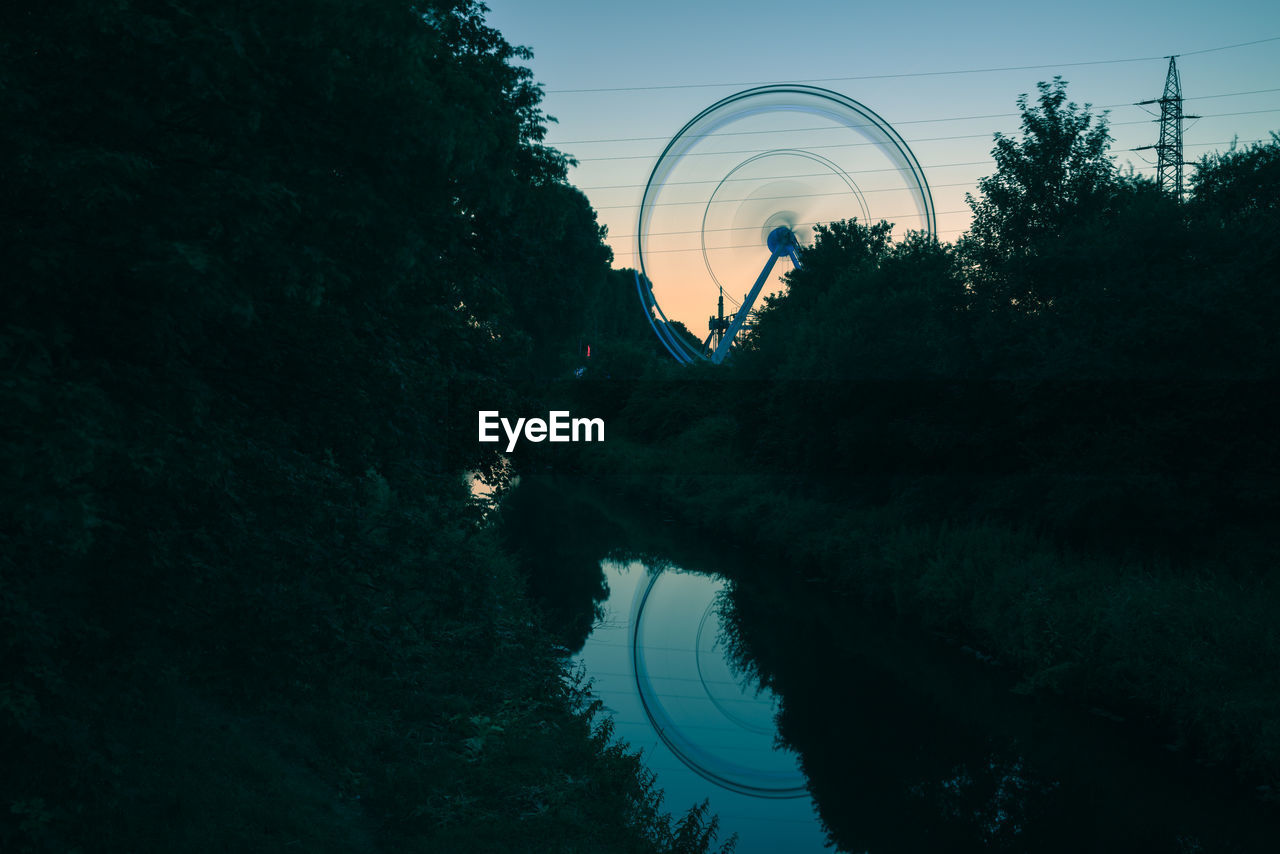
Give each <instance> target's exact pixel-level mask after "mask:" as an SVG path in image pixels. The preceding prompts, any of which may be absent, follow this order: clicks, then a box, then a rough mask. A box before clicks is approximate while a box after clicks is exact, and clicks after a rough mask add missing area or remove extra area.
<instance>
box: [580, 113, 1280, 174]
mask: <svg viewBox="0 0 1280 854" xmlns="http://www.w3.org/2000/svg"><path fill="white" fill-rule="evenodd" d="M1260 113H1280V108H1277V109H1269V110H1245V111H1243V112H1235V113H1211V114H1209V115H1206V116H1201V117H1200V118H1205V119H1215V118H1225V117H1228V116H1251V115H1257V114H1260ZM1147 121H1148V120H1147V119H1134V120H1133V121H1128V122H1115V123H1113V124H1112V125H1111V127H1124V126H1126V125H1141V124H1146V123H1147ZM997 132H998V133H1002V131H997ZM775 133H786V131H775ZM990 136H991V133H990V132H988V133H970V134H955V135H952V136H929V137H918V138H916V139H909V140H907V143H908V144H915V143H919V142H944V141H951V140H957V139H986V138H987V137H990ZM878 144H879V143H876V142H870V141H866V142H839V143H829V144H825V145H811V146H808V147H807V148H806V150H816V149H828V148H858V147H861V146H864V145H878ZM759 151H760V149H758V148H744V149H734V150H729V151H690V152H688V153H687V154H685V155H684V156H685V157H715V156H718V155H720V156H722V155H726V154H758V153H759ZM575 159H576V160H577V161H578V162H579V163H603V162H609V161H617V160H652V159H653V155H652V154H623V155H616V156H611V157H578V158H575Z"/></svg>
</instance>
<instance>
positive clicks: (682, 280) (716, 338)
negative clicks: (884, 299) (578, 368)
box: [635, 84, 937, 364]
mask: <svg viewBox="0 0 1280 854" xmlns="http://www.w3.org/2000/svg"><path fill="white" fill-rule="evenodd" d="M852 218H858V219H859V220H860V221H861V222H863V223H866V224H870V223H872V222H875V221H878V220H881V219H883V220H887V221H889V222H892V223H895V229H896V230H898V233H899V234H901V233H903V232H905V231H924V232H928V233H930V234H933V233H934V232H935V231H936V228H937V222H936V218H935V214H934V208H933V197H932V196H931V194H930V192H929V184H928V182H927V181H926V180H925V176H924V170H923V169H922V168H921V167H920V164H919V162H918V161H917V160H916V158H915V155H914V154H913V153H912V152H911V149H910V148H909V147H908V146H907V143H906V141H905V140H903V139H902V137H901V136H900V135H899V134H898V132H897V131H895V130H894V129H893V128H892V127H891V126H890V125H889V123H888V122H886V121H885V120H884V119H882V118H880V116H878V115H876V114H875V113H874V112H873V111H871V110H870V109H869V108H867V107H865V106H863V105H862V104H860V103H858V102H857V101H854V100H853V99H852V98H848V97H846V96H844V95H841V94H839V93H837V92H833V91H831V90H829V89H821V88H818V87H816V86H803V85H795V84H783V85H775V86H761V87H758V88H755V89H747V90H746V91H743V92H739V93H737V94H736V95H730V96H729V97H727V98H724V99H723V100H720V101H717V102H716V103H714V104H712V105H711V106H710V107H707V108H706V109H705V110H703V111H702V112H700V113H698V115H696V116H694V117H693V119H691V120H690V121H689V122H688V123H687V124H686V125H685V126H684V127H683V128H681V129H680V131H679V132H678V133H677V134H676V135H675V136H674V137H672V139H671V141H670V142H669V143H667V146H666V148H665V149H664V150H663V151H662V154H661V155H659V157H658V160H657V162H656V163H655V164H654V167H653V171H652V173H651V174H650V175H649V180H648V183H647V184H646V185H645V189H644V195H643V196H642V198H641V202H640V212H639V222H638V225H637V228H636V257H637V259H638V262H639V270H637V271H636V277H635V278H636V290H637V292H638V293H639V296H640V301H641V304H642V306H643V308H644V312H645V316H646V317H647V318H648V320H649V323H650V325H651V326H652V327H653V331H654V332H655V334H657V336H658V339H659V340H660V341H661V342H662V345H663V346H664V347H665V348H666V350H667V351H668V352H669V353H670V354H671V355H672V356H673V357H674V358H675V359H676V360H678V361H680V362H684V363H690V362H694V361H698V360H703V359H705V360H709V361H711V362H714V363H717V364H718V363H720V362H722V361H724V359H725V358H726V357H727V356H728V355H729V353H730V352H731V349H732V347H733V344H734V342H735V341H736V340H737V339H738V337H739V336H740V334H741V333H742V331H743V330H744V329H748V328H750V326H751V325H752V323H753V320H754V318H755V315H756V307H757V304H758V302H759V301H760V299H761V296H762V295H768V294H772V293H778V292H780V291H781V290H782V289H783V288H785V282H784V280H783V278H782V276H783V275H785V271H786V269H787V268H788V267H791V268H794V267H798V266H799V265H800V263H801V250H802V249H803V248H804V247H805V246H806V245H807V243H808V242H809V241H810V240H811V239H812V235H813V229H814V226H816V225H818V224H822V223H828V222H833V221H835V220H844V219H852ZM783 259H785V262H784V263H783V264H782V265H779V264H778V262H779V261H780V260H783ZM726 300H728V303H729V313H727V314H726V311H725V302H726ZM664 306H665V307H666V308H665V310H664ZM709 311H710V312H714V313H711V314H710V315H708V314H707V312H709ZM701 317H709V319H708V320H707V322H706V329H707V336H706V338H705V340H703V341H702V342H701V344H699V343H698V341H697V340H696V339H694V338H691V337H689V336H688V335H686V334H683V333H682V331H681V330H680V326H684V328H685V329H686V330H691V329H695V328H698V327H700V326H701V325H702V324H701V319H700V318H701ZM676 321H678V322H679V323H677V322H676Z"/></svg>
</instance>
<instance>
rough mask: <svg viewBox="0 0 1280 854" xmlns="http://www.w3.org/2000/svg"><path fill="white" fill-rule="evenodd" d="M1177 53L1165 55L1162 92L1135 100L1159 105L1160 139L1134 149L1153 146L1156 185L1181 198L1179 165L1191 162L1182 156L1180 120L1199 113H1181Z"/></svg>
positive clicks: (1141, 149)
mask: <svg viewBox="0 0 1280 854" xmlns="http://www.w3.org/2000/svg"><path fill="white" fill-rule="evenodd" d="M1177 60H1178V57H1177V56H1171V57H1169V73H1168V74H1167V75H1165V78H1164V95H1162V96H1161V97H1159V98H1152V99H1151V100H1149V101H1139V102H1138V105H1139V106H1143V105H1146V104H1159V105H1160V118H1159V119H1157V121H1158V122H1160V141H1159V142H1157V143H1156V144H1155V145H1144V146H1141V147H1139V148H1135V149H1133V150H1134V151H1147V150H1149V149H1152V148H1154V149H1155V150H1156V181H1157V182H1158V183H1159V184H1160V189H1162V190H1165V191H1166V192H1169V193H1172V194H1173V196H1174V198H1176V199H1178V200H1179V201H1181V200H1182V192H1183V190H1182V167H1183V166H1191V165H1193V164H1190V163H1188V162H1187V161H1185V160H1183V159H1182V122H1183V120H1184V119H1198V118H1200V117H1199V116H1187V115H1183V113H1182V80H1181V79H1180V78H1179V77H1178V62H1177Z"/></svg>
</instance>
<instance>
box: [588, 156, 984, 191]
mask: <svg viewBox="0 0 1280 854" xmlns="http://www.w3.org/2000/svg"><path fill="white" fill-rule="evenodd" d="M990 162H991V158H990V157H988V158H987V159H986V160H967V161H964V162H962V163H934V164H932V165H929V166H922V167H921V168H922V169H948V168H951V167H953V166H983V165H985V164H987V163H990ZM901 171H902V169H901V167H898V166H885V167H882V168H879V169H854V170H853V171H851V172H846V173H844V174H846V175H868V174H871V173H873V172H901ZM829 175H831V172H829V171H828V172H797V173H796V174H794V175H761V176H758V177H754V178H724V179H721V180H716V179H715V178H707V179H705V180H699V181H664V182H663V184H662V186H664V187H687V186H692V185H696V184H730V183H739V182H741V181H781V180H783V179H786V178H823V177H826V176H829ZM647 186H648V184H600V185H596V186H593V187H578V189H579V190H582V191H583V192H586V191H587V190H639V189H642V188H644V187H647Z"/></svg>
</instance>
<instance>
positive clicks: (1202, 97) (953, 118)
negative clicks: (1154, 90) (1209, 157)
mask: <svg viewBox="0 0 1280 854" xmlns="http://www.w3.org/2000/svg"><path fill="white" fill-rule="evenodd" d="M1269 92H1280V88H1275V89H1254V90H1252V91H1249V92H1224V93H1221V94H1218V95H1200V96H1198V97H1196V98H1183V100H1184V101H1207V100H1209V99H1210V98H1233V97H1236V96H1239V95H1262V94H1266V93H1269ZM1134 106H1137V104H1134V103H1133V102H1132V101H1126V102H1125V103H1123V104H1102V105H1100V106H1098V107H1097V108H1096V109H1099V110H1110V109H1115V108H1119V107H1134ZM1019 115H1020V114H1019V113H986V114H983V115H973V116H948V117H946V118H942V119H907V120H904V121H897V122H894V123H893V125H894V127H897V126H899V125H920V124H935V123H940V122H964V121H973V120H976V119H1008V118H1017V117H1018V116H1019ZM846 127H850V126H849V125H827V126H825V127H812V128H794V129H791V130H742V131H717V132H714V133H709V134H698V135H694V136H689V137H686V138H687V139H702V138H704V137H707V136H752V135H757V134H762V133H802V132H808V131H820V130H841V129H844V128H846ZM853 127H870V125H855V126H853ZM668 139H670V137H668V136H620V137H604V138H601V139H569V140H548V141H547V143H546V144H547V145H550V146H552V147H554V148H559V147H560V146H565V145H595V144H598V143H606V142H608V143H612V142H665V141H666V140H668Z"/></svg>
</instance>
